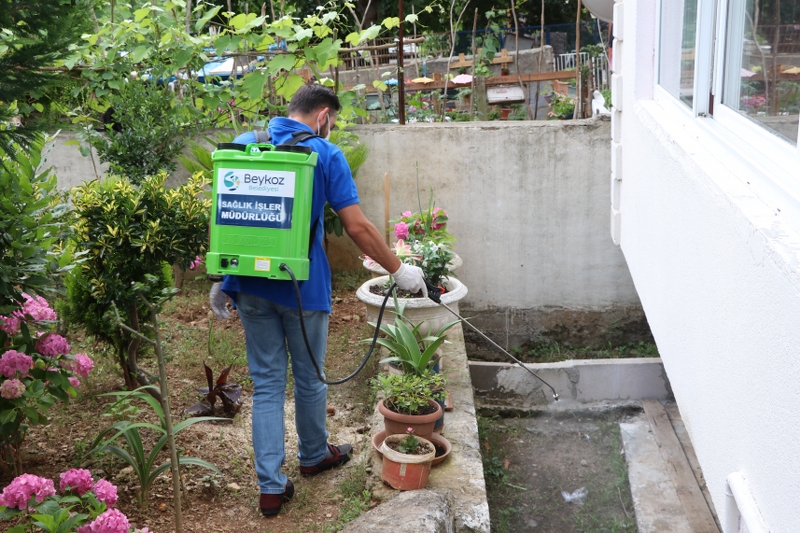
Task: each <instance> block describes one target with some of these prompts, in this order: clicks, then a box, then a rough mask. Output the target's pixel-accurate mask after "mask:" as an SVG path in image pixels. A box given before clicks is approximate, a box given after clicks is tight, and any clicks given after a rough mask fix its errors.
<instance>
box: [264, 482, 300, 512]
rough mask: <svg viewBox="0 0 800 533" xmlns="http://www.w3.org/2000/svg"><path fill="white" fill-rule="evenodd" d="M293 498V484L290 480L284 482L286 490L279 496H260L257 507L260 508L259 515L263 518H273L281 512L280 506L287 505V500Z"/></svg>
mask: <svg viewBox="0 0 800 533" xmlns="http://www.w3.org/2000/svg"><path fill="white" fill-rule="evenodd" d="M292 496H294V483H292V480H291V479H287V480H286V488H285V490H284V491H283V492H282V493H280V494H262V495H261V501H259V505H260V506H261V514H263V515H264V516H274V515H276V514H278V512H279V511H280V510H281V505H283V504H284V503H289V500H291V499H292Z"/></svg>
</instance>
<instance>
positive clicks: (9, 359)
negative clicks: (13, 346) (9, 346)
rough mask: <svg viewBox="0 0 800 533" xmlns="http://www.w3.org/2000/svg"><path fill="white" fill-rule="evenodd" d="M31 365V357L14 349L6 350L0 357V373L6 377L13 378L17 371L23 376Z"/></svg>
mask: <svg viewBox="0 0 800 533" xmlns="http://www.w3.org/2000/svg"><path fill="white" fill-rule="evenodd" d="M32 366H33V358H31V357H30V356H28V355H25V354H24V353H22V352H18V351H16V350H8V351H7V352H6V353H4V354H3V355H2V357H0V374H3V375H4V376H5V377H7V378H13V377H14V376H16V375H17V373H19V374H20V376H22V377H25V376H26V375H27V374H28V370H30V369H31V367H32Z"/></svg>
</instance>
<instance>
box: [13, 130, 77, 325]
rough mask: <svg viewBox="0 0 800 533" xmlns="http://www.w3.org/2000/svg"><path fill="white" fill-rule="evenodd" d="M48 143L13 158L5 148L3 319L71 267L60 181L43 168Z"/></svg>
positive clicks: (16, 152)
mask: <svg viewBox="0 0 800 533" xmlns="http://www.w3.org/2000/svg"><path fill="white" fill-rule="evenodd" d="M43 146H44V139H43V138H42V137H41V136H37V137H35V138H34V141H33V142H32V143H31V145H30V148H29V150H27V151H25V150H22V149H20V148H21V147H20V146H17V149H15V150H14V152H13V153H14V155H13V156H12V155H9V153H8V152H3V151H2V150H0V164H1V165H2V166H1V167H0V190H1V191H3V194H2V196H1V197H0V315H2V314H8V313H11V312H12V311H14V310H15V309H16V308H17V307H18V306H19V305H21V303H23V298H22V293H29V294H44V293H45V292H46V291H48V290H51V289H52V286H53V282H54V280H55V279H56V278H57V277H58V276H60V275H61V274H63V273H64V272H66V271H68V270H69V269H70V268H71V266H70V265H71V263H72V261H73V254H72V253H71V249H70V248H68V247H67V248H65V247H63V246H62V242H63V241H64V239H65V238H66V237H67V236H68V234H69V231H70V228H69V225H68V223H67V222H68V220H67V218H68V206H67V204H66V203H65V202H64V201H63V199H62V198H61V196H60V195H59V194H58V192H57V189H56V177H55V175H53V174H52V173H51V172H50V170H51V169H46V170H42V168H41V164H42V148H43Z"/></svg>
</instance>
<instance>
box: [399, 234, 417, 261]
mask: <svg viewBox="0 0 800 533" xmlns="http://www.w3.org/2000/svg"><path fill="white" fill-rule="evenodd" d="M393 251H394V255H396V256H397V257H399V258H400V260H401V261H402V260H403V259H404V258H406V257H408V258H410V259H414V260H417V261H419V260H421V259H422V256H421V255H419V254H415V253H414V252H413V251H412V250H411V245H409V244H406V243H405V242H404V241H403V239H400V240H399V241H397V242H396V243H394V249H393Z"/></svg>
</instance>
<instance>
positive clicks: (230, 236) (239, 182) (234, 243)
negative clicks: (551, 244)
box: [206, 132, 558, 401]
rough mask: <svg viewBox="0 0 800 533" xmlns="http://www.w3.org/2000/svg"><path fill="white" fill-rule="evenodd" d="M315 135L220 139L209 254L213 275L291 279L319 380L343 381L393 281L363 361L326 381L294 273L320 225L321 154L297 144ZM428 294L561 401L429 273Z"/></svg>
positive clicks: (305, 267)
mask: <svg viewBox="0 0 800 533" xmlns="http://www.w3.org/2000/svg"><path fill="white" fill-rule="evenodd" d="M312 137H317V135H315V134H313V133H310V132H297V133H295V134H294V136H293V137H292V140H291V141H289V142H288V143H285V144H282V145H278V146H275V145H272V144H269V134H268V133H267V132H258V133H257V134H256V141H257V142H256V143H253V144H248V145H246V146H245V145H242V144H234V143H221V144H219V145H218V146H217V150H215V151H214V153H213V155H212V160H213V161H214V182H213V196H212V203H211V236H210V243H209V252H208V254H206V269H207V272H208V273H209V274H223V275H234V276H257V277H265V278H269V279H278V280H291V282H292V283H293V284H294V291H295V296H296V298H297V308H298V311H299V316H300V329H301V330H302V332H303V339H304V341H305V344H306V349H307V350H308V353H309V355H311V362H312V363H313V365H314V368H315V370H316V372H317V377H318V378H319V380H320V381H322V382H323V383H325V384H327V385H338V384H341V383H344V382H346V381H349V380H351V379H352V378H354V377H355V376H356V375H357V374H358V373H359V372H360V371H361V370H362V369H363V368H364V366H365V365H366V364H367V361H369V358H370V356H371V355H372V352H373V350H374V349H375V345H376V344H377V340H378V334H379V332H380V326H381V320H382V319H383V312H384V310H385V309H386V303H387V302H388V300H389V296H390V295H391V294H392V291H393V290H394V288H395V287H396V285H395V284H394V283H392V286H391V287H389V290H388V291H386V296H385V297H384V299H383V304H382V305H381V310H380V313H379V314H378V320H377V325H376V327H375V335H374V336H373V338H372V344H371V345H370V347H369V350H368V351H367V354H366V356H365V357H364V360H363V361H362V362H361V364H360V365H359V366H358V368H357V369H356V370H355V372H353V373H352V374H350V375H349V376H347V377H345V378H342V379H339V380H335V381H328V380H326V379H325V378H324V376H323V375H322V371H321V370H320V368H319V366H318V365H317V362H316V359H315V358H314V356H313V351H312V350H311V346H310V344H309V341H308V336H307V334H306V325H305V321H304V320H303V303H302V301H301V298H300V288H299V286H298V284H297V280H298V279H299V280H306V279H308V274H309V258H308V254H309V252H310V247H311V244H312V243H313V237H314V235H315V234H316V229H317V224H316V223H314V224H313V225H312V224H311V201H312V197H313V189H314V168H315V167H316V165H317V153H315V152H314V151H312V149H311V148H310V147H308V146H298V143H300V142H303V141H306V140H308V139H310V138H312ZM425 285H426V287H427V291H428V298H430V299H431V300H433V301H434V302H436V303H437V304H439V305H441V306H443V307H445V308H446V309H447V310H448V311H450V312H451V313H452V314H453V315H455V316H456V318H458V319H459V320H460V321H461V322H463V323H465V324H467V325H468V326H469V327H470V328H472V329H473V330H475V331H476V332H477V333H478V334H480V335H481V336H482V337H483V338H484V339H486V340H487V341H489V342H490V343H491V344H492V345H493V346H494V347H495V348H497V349H499V350H500V351H502V352H503V353H504V354H505V355H506V356H508V357H509V358H511V359H512V360H514V362H516V363H517V364H519V365H520V366H521V367H522V368H524V369H525V370H527V371H528V372H529V373H530V374H532V375H533V376H534V377H536V378H537V379H538V380H539V381H541V382H542V383H544V384H545V385H547V386H548V387H549V388H550V390H552V391H553V398H555V400H556V401H558V394H557V393H556V391H555V389H554V388H553V387H552V386H551V385H550V384H549V383H547V382H546V381H544V380H543V379H542V378H540V377H539V376H538V375H537V374H536V373H535V372H534V371H533V370H531V369H530V368H528V367H526V366H525V365H524V364H523V363H522V361H520V360H519V359H517V358H516V357H514V356H513V355H511V354H510V353H508V352H507V351H506V350H504V349H503V348H502V347H500V346H499V345H498V344H497V343H495V342H494V341H492V340H491V339H490V338H489V337H487V336H486V335H485V334H484V333H483V332H481V331H480V330H478V329H477V328H476V327H475V326H473V325H472V324H470V323H469V322H468V321H467V320H466V319H464V318H463V317H462V316H460V315H459V314H458V313H456V312H455V311H453V310H452V309H450V307H448V306H447V305H446V304H444V303H443V302H442V301H441V293H442V290H441V289H440V288H439V287H436V286H434V285H432V284H430V283H429V282H428V281H427V280H425Z"/></svg>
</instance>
